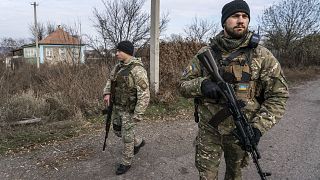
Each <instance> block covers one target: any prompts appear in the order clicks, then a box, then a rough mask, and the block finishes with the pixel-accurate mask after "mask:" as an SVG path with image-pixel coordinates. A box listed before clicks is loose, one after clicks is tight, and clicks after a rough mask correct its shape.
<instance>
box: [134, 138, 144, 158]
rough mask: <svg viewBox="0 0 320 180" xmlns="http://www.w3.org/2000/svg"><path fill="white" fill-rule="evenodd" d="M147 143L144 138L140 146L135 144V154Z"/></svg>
mask: <svg viewBox="0 0 320 180" xmlns="http://www.w3.org/2000/svg"><path fill="white" fill-rule="evenodd" d="M145 144H146V142H145V141H144V140H142V141H141V143H140V144H139V145H138V146H134V154H135V155H136V154H138V152H139V150H140V148H142V147H143V146H144V145H145Z"/></svg>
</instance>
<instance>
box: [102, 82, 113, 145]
mask: <svg viewBox="0 0 320 180" xmlns="http://www.w3.org/2000/svg"><path fill="white" fill-rule="evenodd" d="M115 87H116V81H111V90H110V92H111V93H110V102H109V106H108V107H106V108H105V109H104V110H102V114H103V115H105V121H106V135H105V136H104V143H103V148H102V150H103V151H104V150H105V149H106V145H107V144H106V143H107V138H108V134H109V130H110V126H111V116H112V109H113V103H114V94H115Z"/></svg>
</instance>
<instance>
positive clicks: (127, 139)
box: [112, 110, 142, 165]
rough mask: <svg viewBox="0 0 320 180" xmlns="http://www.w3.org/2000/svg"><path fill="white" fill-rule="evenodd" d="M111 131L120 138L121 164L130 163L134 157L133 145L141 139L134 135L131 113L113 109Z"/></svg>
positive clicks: (137, 143) (138, 143)
mask: <svg viewBox="0 0 320 180" xmlns="http://www.w3.org/2000/svg"><path fill="white" fill-rule="evenodd" d="M112 117H113V118H112V120H113V132H114V133H115V135H116V136H118V137H121V138H122V142H123V150H122V158H121V164H123V165H131V163H132V160H133V157H134V146H138V145H140V143H141V142H142V139H141V138H139V137H137V136H136V133H135V130H134V128H135V125H136V123H135V122H134V121H133V119H132V117H133V114H132V113H129V112H125V111H117V110H115V111H113V114H112Z"/></svg>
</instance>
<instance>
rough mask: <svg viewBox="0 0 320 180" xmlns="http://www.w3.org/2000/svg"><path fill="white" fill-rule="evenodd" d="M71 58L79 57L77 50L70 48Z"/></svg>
mask: <svg viewBox="0 0 320 180" xmlns="http://www.w3.org/2000/svg"><path fill="white" fill-rule="evenodd" d="M72 56H73V57H78V56H79V48H72Z"/></svg>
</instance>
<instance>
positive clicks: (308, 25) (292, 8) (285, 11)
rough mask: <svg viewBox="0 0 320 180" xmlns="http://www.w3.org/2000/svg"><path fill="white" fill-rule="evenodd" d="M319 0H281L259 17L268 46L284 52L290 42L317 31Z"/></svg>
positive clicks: (319, 18)
mask: <svg viewBox="0 0 320 180" xmlns="http://www.w3.org/2000/svg"><path fill="white" fill-rule="evenodd" d="M319 16H320V1H319V0H299V1H296V0H283V1H281V2H280V3H279V4H276V5H272V6H271V7H269V8H267V9H266V10H264V13H263V15H262V16H261V17H259V21H260V23H261V27H262V31H263V32H264V35H265V37H266V39H267V45H268V46H269V47H270V48H273V49H277V50H278V51H279V52H280V53H286V52H288V51H287V50H288V49H289V48H290V46H291V45H292V44H293V43H292V42H294V41H296V40H299V39H301V38H303V37H305V36H307V35H309V34H311V33H314V32H316V31H319V20H320V17H319Z"/></svg>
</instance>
